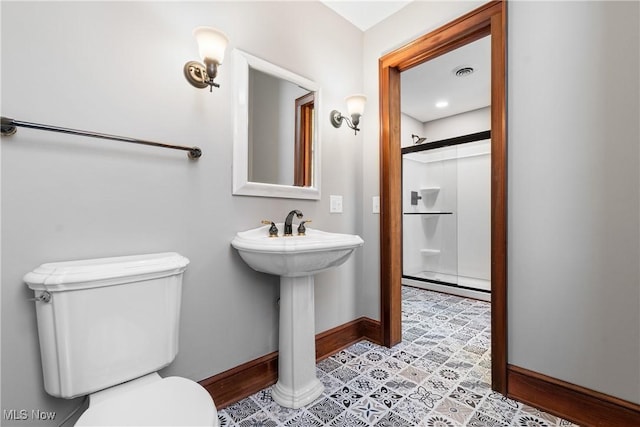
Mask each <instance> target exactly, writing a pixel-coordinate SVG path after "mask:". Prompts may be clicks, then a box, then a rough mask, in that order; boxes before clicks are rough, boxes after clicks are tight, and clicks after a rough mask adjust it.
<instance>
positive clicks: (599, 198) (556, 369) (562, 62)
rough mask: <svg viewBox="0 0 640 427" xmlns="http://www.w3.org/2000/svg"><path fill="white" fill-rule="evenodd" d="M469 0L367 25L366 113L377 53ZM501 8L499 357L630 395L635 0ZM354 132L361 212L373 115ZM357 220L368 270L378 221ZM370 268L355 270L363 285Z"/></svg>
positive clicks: (371, 279) (368, 190) (419, 6)
mask: <svg viewBox="0 0 640 427" xmlns="http://www.w3.org/2000/svg"><path fill="white" fill-rule="evenodd" d="M480 4H481V3H462V2H461V3H458V2H455V3H454V4H451V3H448V4H443V3H436V2H415V3H412V4H410V5H409V6H407V7H405V8H404V9H402V10H400V11H399V12H398V13H396V14H395V15H393V16H392V17H391V18H389V19H387V20H385V21H384V22H382V23H381V24H379V25H377V26H375V27H373V28H372V29H370V30H368V31H367V32H366V33H365V44H364V70H363V71H364V86H365V93H366V94H367V96H368V97H369V102H368V105H367V108H368V111H367V116H368V117H373V118H376V117H378V108H377V102H378V68H377V66H378V64H377V61H378V58H379V57H380V56H381V55H383V54H385V53H387V52H389V51H392V50H394V49H395V48H397V47H399V46H401V45H403V44H405V43H406V42H408V41H410V40H413V39H414V38H416V37H418V36H420V35H422V34H426V33H427V32H429V31H431V30H433V29H436V28H438V27H439V26H441V25H443V24H445V23H446V22H448V21H450V20H452V19H453V18H456V17H457V16H460V15H462V14H463V13H465V12H467V11H469V10H472V9H473V8H475V7H477V6H479V5H480ZM508 6H509V7H508V9H509V10H508V52H507V53H508V64H507V67H508V70H507V75H508V129H509V131H508V132H509V133H508V140H509V141H508V143H509V149H508V209H509V223H508V227H509V228H508V232H509V234H508V238H509V247H508V268H509V277H508V295H509V300H508V316H509V319H508V324H509V336H508V339H509V341H508V351H509V354H508V362H509V363H512V364H515V365H518V366H521V367H524V368H527V369H531V370H533V371H537V372H540V373H543V374H547V375H550V376H552V377H556V378H559V379H561V380H564V381H568V382H570V383H574V384H577V385H580V386H583V387H587V388H590V389H593V390H596V391H599V392H603V393H607V394H610V395H612V396H616V397H619V398H622V399H626V400H628V401H631V402H634V403H640V285H639V283H640V272H639V267H638V266H639V264H640V251H639V244H640V234H639V223H640V202H639V193H640V176H639V169H640V167H639V163H640V155H639V149H638V148H639V140H640V134H639V133H640V132H639V129H638V117H640V110H639V105H638V104H639V101H638V100H639V98H640V93H639V81H638V76H639V75H640V70H639V67H638V61H639V58H638V56H639V46H638V43H639V42H638V40H639V38H640V37H639V30H638V27H639V10H638V9H639V4H638V3H637V2H509V5H508ZM362 127H363V132H362V133H363V137H364V146H365V150H364V157H363V183H364V188H363V193H362V198H363V206H364V207H365V210H366V209H367V208H368V207H369V206H371V197H372V196H374V195H377V194H378V180H379V173H378V167H379V166H378V135H379V126H378V121H377V120H366V119H364V120H363V125H362ZM364 226H365V228H364V231H363V238H364V239H365V241H367V242H368V243H369V245H368V246H367V247H366V248H364V252H365V259H366V260H367V261H366V265H372V264H373V260H374V259H376V256H377V252H376V251H377V250H378V247H377V246H375V245H373V244H372V243H374V242H375V243H376V244H378V239H379V221H378V218H377V217H376V216H367V215H365V216H364ZM378 274H379V273H378V271H377V270H373V269H372V270H368V269H365V271H364V280H363V281H362V284H363V285H362V286H370V285H371V284H373V283H376V284H377V283H378ZM376 292H377V288H375V289H374V288H373V287H372V288H371V292H368V293H367V298H369V300H365V299H361V300H360V301H361V302H362V305H361V306H360V311H361V312H363V314H366V315H368V316H375V315H376V313H377V307H378V306H376V305H375V302H376V301H377V299H378V298H379V294H377V293H376Z"/></svg>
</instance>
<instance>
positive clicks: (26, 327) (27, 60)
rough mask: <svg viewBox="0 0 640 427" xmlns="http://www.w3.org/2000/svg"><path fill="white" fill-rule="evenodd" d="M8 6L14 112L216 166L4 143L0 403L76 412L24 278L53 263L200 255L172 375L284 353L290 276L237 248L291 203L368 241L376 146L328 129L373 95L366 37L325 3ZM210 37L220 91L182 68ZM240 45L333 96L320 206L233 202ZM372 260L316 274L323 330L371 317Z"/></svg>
mask: <svg viewBox="0 0 640 427" xmlns="http://www.w3.org/2000/svg"><path fill="white" fill-rule="evenodd" d="M1 7H2V30H1V31H2V81H1V83H2V114H3V115H6V116H9V117H13V118H15V119H18V120H25V121H33V122H39V123H47V124H53V125H59V126H65V127H71V128H78V129H87V130H95V131H100V132H105V133H113V134H117V135H125V136H132V137H137V138H142V139H150V140H157V141H165V142H170V143H176V144H184V145H191V144H194V145H198V146H200V147H201V148H202V150H203V153H204V154H203V157H202V158H201V159H200V160H198V161H196V162H193V161H189V160H187V158H186V155H185V154H184V153H182V152H177V151H170V150H161V149H154V148H150V147H142V146H134V145H129V144H122V143H117V142H110V141H101V140H96V139H85V138H79V137H73V136H65V135H61V134H54V133H50V132H41V131H34V130H28V129H19V130H18V133H17V134H16V135H15V136H13V137H11V138H6V139H5V138H3V140H2V145H1V149H2V153H1V154H2V249H3V252H2V408H3V409H27V410H29V411H30V410H31V409H41V410H47V411H57V412H58V414H59V416H58V420H60V419H61V417H62V416H63V415H64V414H65V413H66V412H67V411H68V410H70V409H71V408H72V407H73V406H75V404H76V403H77V402H75V401H64V400H60V399H55V398H52V397H49V396H48V395H47V394H46V393H45V392H44V390H43V384H42V374H41V365H40V355H39V347H38V339H37V334H36V324H35V311H34V307H33V304H34V303H32V302H28V301H27V298H29V297H30V296H31V294H30V292H29V291H28V289H27V287H26V286H25V285H24V284H23V283H22V276H23V275H24V274H25V273H26V272H28V271H30V270H32V269H33V268H34V267H36V266H38V265H40V264H41V263H43V262H49V261H56V260H73V259H81V258H93V257H105V256H117V255H128V254H137V253H151V252H161V251H177V252H179V253H181V254H183V255H185V256H186V257H188V258H189V259H190V260H191V264H190V265H189V268H188V270H187V272H186V275H185V278H184V290H183V303H182V322H181V328H180V332H181V336H180V351H179V354H178V356H177V358H176V360H175V362H174V363H173V364H172V365H170V367H168V368H167V369H165V370H164V372H162V374H163V375H180V376H184V377H188V378H191V379H194V380H201V379H204V378H207V377H209V376H211V375H214V374H217V373H219V372H222V371H224V370H226V369H229V368H232V367H235V366H237V365H239V364H242V363H244V362H247V361H249V360H252V359H255V358H257V357H260V356H263V355H265V354H267V353H270V352H272V351H275V350H276V349H277V342H278V341H277V339H278V336H277V335H278V333H277V331H278V327H277V326H278V312H277V306H276V300H277V298H278V295H279V286H278V278H277V277H272V276H269V275H265V274H261V273H257V272H254V271H253V270H251V269H249V268H248V267H247V266H246V265H245V264H244V263H243V261H242V260H241V259H240V257H239V256H238V255H237V253H236V252H235V251H234V250H233V249H232V248H231V247H230V244H229V242H230V240H231V239H232V237H233V235H234V234H235V232H236V231H240V230H246V229H249V228H253V227H256V226H258V225H259V222H260V220H261V219H266V218H269V219H273V220H276V221H283V220H284V217H285V215H286V213H287V212H288V211H289V210H291V209H294V208H298V209H301V210H302V211H303V212H304V213H305V217H307V218H312V219H313V226H315V227H317V228H321V229H324V230H329V231H336V232H346V233H356V234H359V233H360V232H361V226H360V223H361V221H360V217H361V214H360V212H359V210H358V205H359V202H360V201H359V199H358V198H357V196H358V195H359V194H360V190H359V187H360V186H361V182H360V181H361V163H362V160H361V156H360V149H361V139H362V138H361V136H360V135H358V136H355V137H354V136H353V134H352V133H351V132H348V131H346V130H345V129H334V128H333V127H332V126H331V125H330V123H329V120H328V119H324V118H325V117H327V118H328V117H329V112H330V111H331V109H334V108H339V109H344V105H343V104H344V101H343V99H344V97H345V96H346V95H348V94H350V93H354V92H360V91H361V90H362V87H361V76H362V60H361V52H362V32H361V31H359V30H357V29H356V28H355V27H353V26H351V25H350V24H348V23H347V22H346V21H344V20H343V19H342V18H340V17H338V16H337V15H336V14H335V13H333V12H332V11H331V10H330V9H328V8H327V7H325V6H323V5H322V4H320V3H315V2H293V3H291V2H267V3H264V2H256V3H245V2H220V3H213V2H206V3H205V2H194V3H183V2H180V3H177V2H176V3H168V2H103V3H95V2H63V3H60V2H42V3H31V2H16V3H10V2H2V6H1ZM310 16H312V17H313V19H308V18H309V17H310ZM198 25H211V26H214V27H217V28H219V29H221V30H223V31H225V32H226V33H227V34H228V36H229V38H230V46H229V48H228V50H227V56H226V60H225V61H224V63H223V65H222V66H221V68H220V71H219V78H218V81H219V83H220V84H221V87H220V89H215V90H214V91H213V93H209V91H208V90H198V89H195V88H193V87H191V86H190V85H189V84H188V83H187V82H186V80H185V79H184V77H183V73H182V66H183V65H184V63H185V62H187V61H188V60H194V59H198V50H197V45H196V42H195V39H194V38H193V36H192V35H191V32H192V30H193V28H194V27H196V26H198ZM327 28H331V31H329V32H327V31H326V29H327ZM336 46H340V49H336V48H335V47H336ZM234 47H238V48H240V49H242V50H244V51H247V52H249V53H252V54H254V55H257V56H260V57H261V58H264V59H266V60H269V61H271V62H273V63H275V64H277V65H280V66H282V67H284V68H287V69H289V70H291V71H293V72H296V73H297V74H300V75H302V76H305V77H307V78H309V79H311V80H314V81H316V82H318V83H319V84H320V85H321V87H322V91H323V92H322V105H321V106H320V108H321V109H320V110H319V112H318V114H319V115H320V117H321V118H322V120H320V126H321V130H320V132H321V138H322V150H323V151H322V161H321V164H322V168H323V170H322V177H323V182H322V191H323V193H322V199H321V200H319V201H296V200H289V199H268V198H257V197H241V196H235V197H234V196H232V195H231V179H232V178H231V168H232V136H233V111H232V110H231V106H232V104H233V103H232V87H233V77H234V69H233V61H231V60H230V55H229V52H230V49H232V48H234ZM336 64H338V65H336ZM330 194H340V195H343V196H344V213H343V214H331V215H330V214H329V195H330ZM365 244H367V243H365ZM360 262H361V258H360V257H354V258H353V259H352V260H350V261H348V262H347V263H346V264H345V265H344V266H342V267H340V268H338V269H335V270H333V271H330V272H327V273H323V274H320V275H318V277H317V280H316V296H315V301H316V328H317V331H318V332H321V331H324V330H327V329H329V328H332V327H334V326H337V325H340V324H343V323H346V322H348V321H351V320H353V319H355V318H357V317H359V313H358V311H357V307H356V289H357V287H359V285H358V281H359V280H360V278H361V273H360V269H361V267H360V266H359V263H360ZM2 424H3V425H4V424H5V423H4V422H3V423H2ZM8 424H10V423H8ZM44 424H45V423H43V425H44Z"/></svg>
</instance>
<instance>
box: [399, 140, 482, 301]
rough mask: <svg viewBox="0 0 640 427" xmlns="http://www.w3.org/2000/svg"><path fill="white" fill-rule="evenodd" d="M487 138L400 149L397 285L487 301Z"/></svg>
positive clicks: (436, 142) (433, 143)
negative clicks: (400, 230)
mask: <svg viewBox="0 0 640 427" xmlns="http://www.w3.org/2000/svg"><path fill="white" fill-rule="evenodd" d="M490 138H491V136H490V131H484V132H478V133H473V134H469V135H464V136H460V137H456V138H450V139H446V140H441V141H435V142H429V143H425V144H416V145H413V146H410V147H405V148H403V149H402V190H403V193H402V195H403V196H402V205H403V206H402V208H403V274H402V283H403V284H406V285H411V286H417V287H421V288H425V289H431V290H435V291H441V292H447V293H451V294H457V295H461V296H466V297H472V298H477V299H483V300H490V292H491V239H490V236H491V217H490V214H491V205H490V203H491V181H490V179H491V176H490V173H491V139H490Z"/></svg>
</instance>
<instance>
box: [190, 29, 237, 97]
mask: <svg viewBox="0 0 640 427" xmlns="http://www.w3.org/2000/svg"><path fill="white" fill-rule="evenodd" d="M193 35H194V36H195V38H196V41H197V42H198V50H199V51H200V57H201V58H202V62H204V65H203V64H201V63H200V62H198V61H189V62H187V63H186V64H184V76H185V77H186V78H187V81H188V82H189V83H191V85H192V86H195V87H197V88H198V89H204V88H206V87H207V86H209V92H211V91H213V87H214V86H215V87H220V85H219V84H218V83H216V82H214V81H213V80H214V79H215V78H216V75H217V74H218V66H219V65H220V64H222V60H223V59H224V50H225V49H226V47H227V43H229V39H228V38H227V36H226V35H225V34H224V33H223V32H222V31H219V30H216V29H215V28H211V27H197V28H196V29H194V30H193Z"/></svg>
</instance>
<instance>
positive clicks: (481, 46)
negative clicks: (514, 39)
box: [400, 36, 491, 123]
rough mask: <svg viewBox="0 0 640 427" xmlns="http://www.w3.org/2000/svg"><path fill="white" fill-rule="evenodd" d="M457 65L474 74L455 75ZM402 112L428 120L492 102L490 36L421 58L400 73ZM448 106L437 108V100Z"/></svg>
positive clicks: (418, 118) (421, 120)
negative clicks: (427, 57) (419, 61)
mask: <svg viewBox="0 0 640 427" xmlns="http://www.w3.org/2000/svg"><path fill="white" fill-rule="evenodd" d="M459 67H472V68H473V69H474V72H473V74H470V75H467V76H465V77H458V76H456V75H455V71H456V70H457V69H458V68H459ZM400 79H401V80H400V90H401V95H400V100H401V109H402V112H403V113H405V114H407V115H409V116H411V117H413V118H414V119H416V120H418V121H420V122H423V123H424V122H428V121H431V120H436V119H440V118H443V117H448V116H453V115H455V114H460V113H464V112H466V111H472V110H477V109H478V108H482V107H486V106H488V105H490V104H491V39H490V37H489V36H487V37H484V38H482V39H480V40H477V41H475V42H473V43H469V44H468V45H465V46H462V47H459V48H458V49H455V50H453V51H451V52H449V53H446V54H444V55H442V56H439V57H437V58H435V59H432V60H430V61H427V62H424V63H422V64H420V65H418V66H417V67H413V68H411V69H409V70H407V71H403V72H402V74H400ZM438 101H447V102H448V103H449V106H448V107H445V108H437V107H436V106H435V105H436V102H438Z"/></svg>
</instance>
